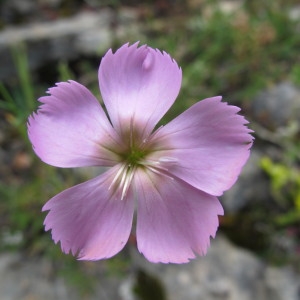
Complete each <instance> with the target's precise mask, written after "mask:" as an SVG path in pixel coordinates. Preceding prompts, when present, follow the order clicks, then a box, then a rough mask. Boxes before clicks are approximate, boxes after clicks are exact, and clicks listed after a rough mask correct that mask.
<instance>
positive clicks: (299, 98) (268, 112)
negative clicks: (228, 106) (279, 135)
mask: <svg viewBox="0 0 300 300" xmlns="http://www.w3.org/2000/svg"><path fill="white" fill-rule="evenodd" d="M251 109H252V114H253V116H254V118H255V119H256V120H257V121H259V122H260V123H261V124H262V125H264V126H265V127H267V128H269V129H277V128H278V127H285V126H287V125H288V124H289V123H290V122H292V121H294V122H298V123H299V122H300V89H299V88H298V87H296V86H295V85H293V84H292V83H290V82H282V83H280V84H278V85H277V86H274V87H272V88H269V89H268V90H265V91H263V92H261V93H260V94H259V95H258V96H257V97H256V98H255V99H254V100H253V102H252V103H251Z"/></svg>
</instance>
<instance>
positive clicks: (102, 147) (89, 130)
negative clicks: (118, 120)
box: [28, 81, 118, 167]
mask: <svg viewBox="0 0 300 300" xmlns="http://www.w3.org/2000/svg"><path fill="white" fill-rule="evenodd" d="M49 94H50V95H48V96H44V97H42V98H40V99H39V101H40V102H42V103H43V104H42V105H41V106H40V108H39V109H38V111H37V113H34V114H33V115H32V116H30V117H29V121H28V134H29V138H30V141H31V143H32V145H33V148H34V151H35V152H36V154H37V155H38V156H39V157H40V158H41V159H42V160H43V161H44V162H46V163H48V164H50V165H53V166H57V167H80V166H95V165H102V166H111V165H114V164H115V161H117V159H118V158H117V157H116V155H115V154H114V153H113V152H111V151H110V150H109V149H107V148H113V146H114V145H115V144H117V143H118V137H116V133H115V132H114V130H113V128H112V126H111V125H110V123H109V121H108V119H107V117H106V115H105V113H104V111H103V109H102V107H101V105H100V104H99V102H98V100H97V99H96V98H95V97H94V96H93V95H92V94H91V92H90V91H89V90H88V89H87V88H85V87H84V86H83V85H81V84H79V83H77V82H75V81H69V82H61V83H58V84H57V86H55V87H53V88H51V89H49ZM108 145H109V146H108Z"/></svg>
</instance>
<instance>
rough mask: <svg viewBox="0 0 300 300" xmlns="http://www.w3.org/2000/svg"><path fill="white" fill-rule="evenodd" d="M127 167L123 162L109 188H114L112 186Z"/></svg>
mask: <svg viewBox="0 0 300 300" xmlns="http://www.w3.org/2000/svg"><path fill="white" fill-rule="evenodd" d="M126 167H127V166H126V164H123V165H122V166H121V168H120V169H119V170H118V172H117V174H116V176H115V177H114V179H113V181H112V182H111V184H110V186H109V188H108V190H110V189H111V188H112V186H113V185H114V184H115V183H116V182H117V180H118V179H119V177H120V176H121V174H122V173H123V171H124V169H125V168H126Z"/></svg>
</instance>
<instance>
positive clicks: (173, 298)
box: [0, 234, 300, 300]
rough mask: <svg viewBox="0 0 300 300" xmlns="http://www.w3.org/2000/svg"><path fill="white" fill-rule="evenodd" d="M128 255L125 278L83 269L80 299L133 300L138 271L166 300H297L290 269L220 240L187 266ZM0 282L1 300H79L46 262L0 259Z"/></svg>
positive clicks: (296, 280)
mask: <svg viewBox="0 0 300 300" xmlns="http://www.w3.org/2000/svg"><path fill="white" fill-rule="evenodd" d="M129 253H130V257H131V267H130V270H131V271H129V272H128V274H127V275H126V276H125V277H124V276H123V277H121V276H118V275H115V276H107V273H105V272H103V268H104V265H105V261H104V262H91V263H89V268H91V269H93V270H94V271H93V272H94V273H95V269H97V268H98V269H99V271H97V272H98V273H97V275H96V278H97V284H96V288H95V294H93V295H91V296H86V297H85V298H84V299H86V300H94V299H95V300H96V299H102V300H106V299H114V300H136V296H135V294H134V292H133V289H134V287H135V286H136V274H137V272H138V270H142V271H143V272H144V273H145V274H148V276H151V278H154V279H155V281H156V283H157V282H159V283H160V286H161V288H162V289H164V291H165V293H166V299H169V300H182V299H185V300H253V299H259V300H269V299H272V300H287V299H288V300H299V299H300V295H299V291H300V275H299V274H297V273H295V271H293V270H292V268H291V267H285V268H275V267H272V266H268V265H266V264H265V263H264V262H263V261H261V260H260V259H258V258H257V257H255V256H254V255H253V254H251V253H250V252H248V251H245V250H242V249H239V248H236V247H235V246H233V245H232V244H231V243H229V242H228V241H227V240H226V239H225V238H224V237H223V236H222V235H220V234H218V235H217V237H216V239H215V240H213V241H212V244H211V247H210V249H209V251H208V254H207V255H206V256H205V257H201V258H198V259H195V260H193V261H191V262H190V263H188V264H182V265H175V264H169V265H165V264H152V263H150V262H148V261H146V260H145V259H144V257H143V256H142V255H140V254H139V253H138V251H137V249H136V247H135V246H130V247H129ZM78 263H81V262H78ZM101 270H102V271H101ZM0 278H1V280H0V295H1V300H25V299H35V300H44V299H47V300H51V299H53V300H54V299H60V300H67V299H68V300H69V299H74V300H77V299H78V300H79V299H82V296H80V295H79V294H78V291H77V290H76V289H75V288H74V287H73V288H72V286H70V285H67V284H66V282H65V280H64V278H63V277H62V276H60V277H57V276H54V274H53V271H52V265H51V263H50V262H49V261H48V260H47V259H46V258H31V259H29V258H26V259H24V258H22V256H21V255H20V254H9V253H6V254H1V255H0ZM156 286H157V285H156ZM149 299H150V298H149ZM153 300H162V299H153Z"/></svg>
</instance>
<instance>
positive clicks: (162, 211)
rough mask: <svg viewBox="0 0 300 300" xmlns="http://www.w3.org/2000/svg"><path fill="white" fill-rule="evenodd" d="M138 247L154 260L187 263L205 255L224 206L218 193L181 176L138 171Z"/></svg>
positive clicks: (149, 258) (136, 182)
mask: <svg viewBox="0 0 300 300" xmlns="http://www.w3.org/2000/svg"><path fill="white" fill-rule="evenodd" d="M134 183H135V186H136V191H137V195H138V212H137V243H138V249H139V251H140V252H141V253H143V254H144V255H145V257H146V258H147V259H148V260H150V261H151V262H163V263H169V262H172V263H185V262H188V261H189V259H191V258H194V257H195V254H194V253H197V254H200V255H204V254H205V253H206V251H207V248H208V246H209V244H210V236H212V237H214V236H215V234H216V231H217V228H218V224H219V222H218V216H217V215H222V214H223V208H222V206H221V204H220V203H219V201H218V199H217V198H216V197H214V196H211V195H208V194H206V193H204V192H201V191H199V190H197V189H195V188H194V187H192V186H190V185H188V184H187V183H185V182H184V181H181V180H180V179H171V178H169V177H167V176H160V175H158V174H155V173H152V172H151V171H149V170H145V171H143V170H141V171H137V173H136V175H135V179H134Z"/></svg>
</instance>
